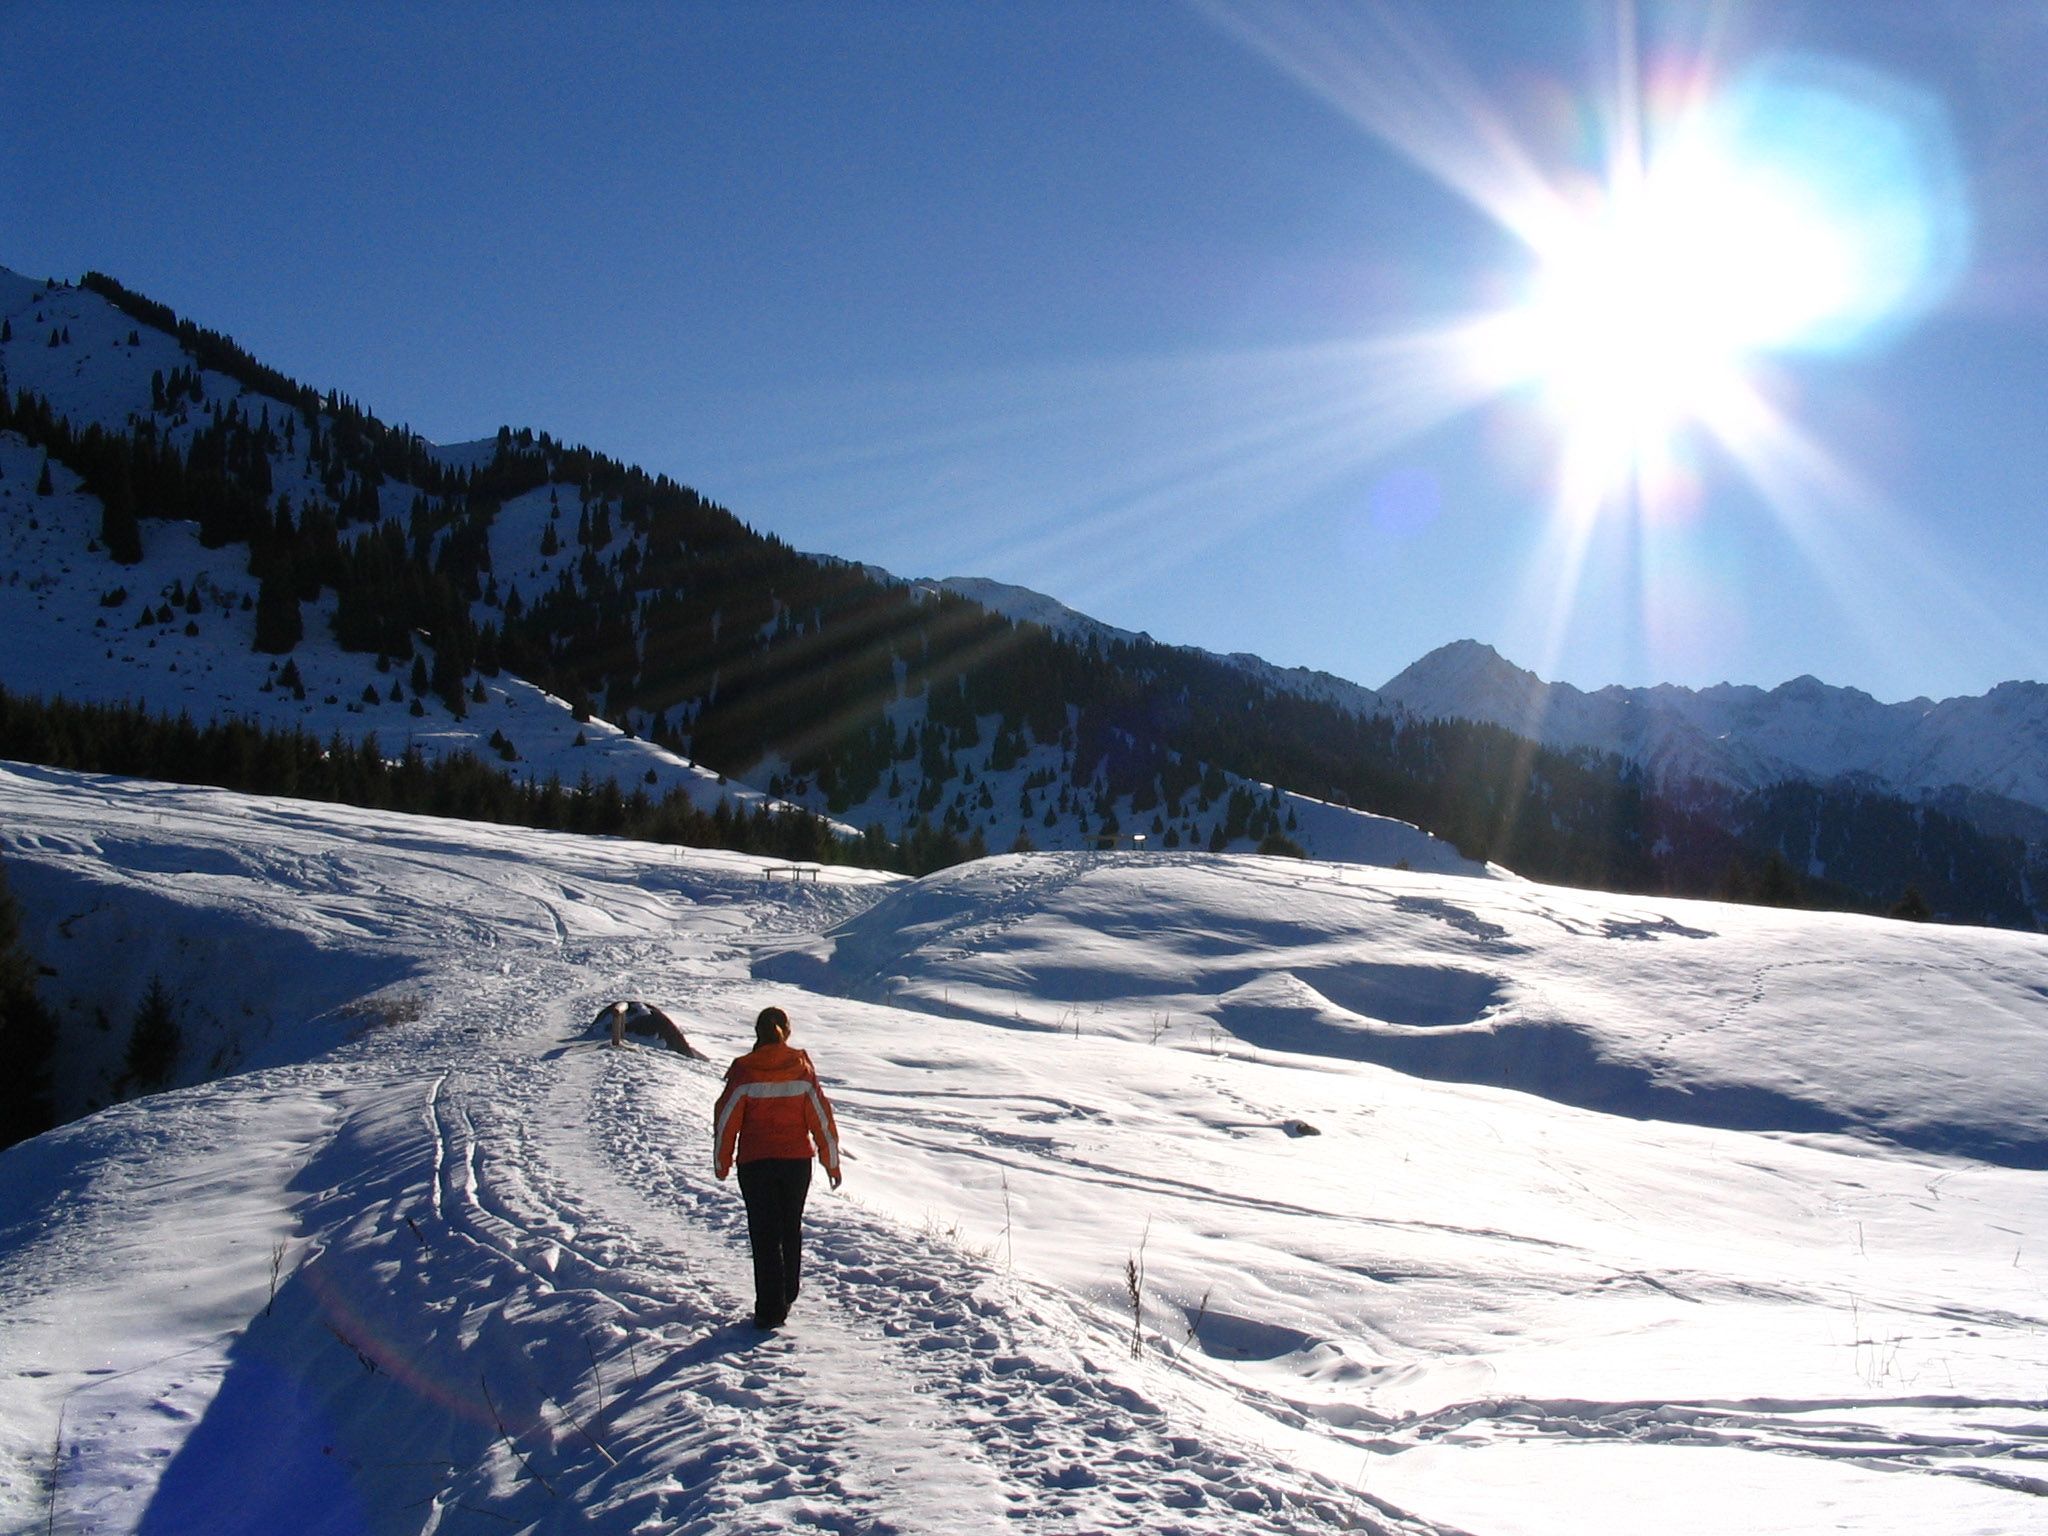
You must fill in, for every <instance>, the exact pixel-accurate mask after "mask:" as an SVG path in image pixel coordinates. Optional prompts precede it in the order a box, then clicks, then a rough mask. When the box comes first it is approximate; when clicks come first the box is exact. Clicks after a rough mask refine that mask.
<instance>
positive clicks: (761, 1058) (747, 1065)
mask: <svg viewBox="0 0 2048 1536" xmlns="http://www.w3.org/2000/svg"><path fill="white" fill-rule="evenodd" d="M715 1125H716V1130H715V1131H714V1133H713V1135H714V1150H713V1161H714V1163H715V1165H716V1168H717V1172H718V1176H719V1177H720V1178H721V1179H722V1178H724V1177H725V1176H726V1175H727V1174H728V1173H730V1172H731V1171H732V1165H733V1162H734V1154H735V1152H737V1154H738V1161H740V1162H743V1163H751V1162H754V1161H756V1160H757V1159H759V1158H764V1157H800V1158H806V1159H807V1158H809V1157H810V1155H811V1145H812V1143H814V1142H815V1143H816V1144H817V1148H818V1161H819V1162H821V1163H823V1164H824V1165H825V1172H826V1173H828V1174H830V1175H831V1176H832V1177H834V1178H837V1177H838V1176H839V1130H838V1128H837V1127H836V1126H835V1125H834V1124H833V1123H832V1104H831V1101H830V1100H828V1099H827V1098H826V1097H825V1090H824V1089H822V1088H820V1087H819V1086H818V1074H817V1072H816V1070H815V1069H814V1068H813V1067H812V1066H811V1058H810V1057H809V1056H807V1055H805V1054H804V1053H803V1052H802V1051H800V1050H798V1049H797V1048H796V1047H795V1046H792V1045H784V1044H782V1043H780V1042H779V1041H778V1042H777V1043H775V1044H773V1045H757V1046H755V1047H754V1049H753V1050H751V1051H749V1052H748V1053H747V1054H746V1055H744V1056H742V1057H740V1058H739V1059H738V1060H737V1061H735V1062H734V1063H733V1064H732V1065H731V1066H730V1067H728V1068H726V1071H725V1089H724V1091H723V1092H721V1093H720V1094H719V1095H718V1109H717V1113H716V1115H715Z"/></svg>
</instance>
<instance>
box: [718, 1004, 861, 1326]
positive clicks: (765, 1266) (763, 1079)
mask: <svg viewBox="0 0 2048 1536" xmlns="http://www.w3.org/2000/svg"><path fill="white" fill-rule="evenodd" d="M713 1123H714V1126H715V1130H714V1132H713V1138H714V1150H713V1166H714V1167H715V1168H716V1170H717V1173H718V1176H719V1177H720V1178H721V1179H722V1178H724V1177H725V1176H726V1175H727V1174H728V1173H730V1172H732V1168H733V1163H734V1162H735V1160H737V1162H738V1163H739V1170H740V1195H741V1197H742V1198H743V1199H744V1200H745V1201H746V1203H747V1239H748V1241H749V1242H750V1243H751V1244H752V1246H753V1250H754V1326H755V1327H756V1328H779V1327H781V1326H782V1321H783V1319H784V1318H786V1317H787V1316H788V1315H789V1308H790V1303H791V1302H793V1301H795V1300H796V1292H797V1281H798V1279H799V1277H800V1275H801V1272H802V1269H803V1244H804V1200H805V1198H806V1197H807V1196H808V1195H809V1194H810V1190H811V1148H812V1146H813V1145H814V1144H815V1146H816V1147H817V1151H818V1161H819V1162H821V1163H823V1164H824V1165H825V1173H826V1176H827V1177H829V1178H830V1179H831V1180H832V1187H833V1188H834V1189H837V1188H838V1187H839V1131H838V1127H837V1126H835V1125H834V1124H833V1121H832V1104H831V1101H830V1100H829V1099H827V1098H826V1097H825V1090H824V1089H822V1088H820V1087H819V1086H818V1074H817V1070H816V1069H815V1068H814V1067H812V1065H811V1058H810V1057H809V1056H807V1055H805V1054H804V1053H803V1052H802V1051H799V1050H797V1049H795V1048H794V1047H792V1046H791V1045H790V1043H789V1015H788V1014H786V1013H784V1012H783V1011H782V1010H781V1009H780V1008H763V1009H762V1010H761V1014H760V1017H758V1018H757V1019H755V1020H754V1049H753V1050H751V1051H749V1052H748V1053H747V1054H746V1055H744V1056H742V1057H740V1058H738V1059H737V1060H736V1061H734V1062H733V1064H732V1065H731V1066H730V1067H728V1068H726V1072H725V1088H724V1090H723V1091H722V1092H720V1094H719V1095H718V1108H717V1110H716V1112H715V1113H714V1116H713Z"/></svg>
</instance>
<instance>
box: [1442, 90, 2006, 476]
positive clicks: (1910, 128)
mask: <svg viewBox="0 0 2048 1536" xmlns="http://www.w3.org/2000/svg"><path fill="white" fill-rule="evenodd" d="M1624 140H1625V144H1628V145H1632V144H1633V143H1635V142H1637V141H1640V143H1641V144H1642V146H1643V147H1642V149H1641V150H1640V151H1636V150H1633V149H1629V148H1624V150H1623V151H1621V152H1619V153H1617V155H1616V156H1615V158H1614V161H1613V164H1612V166H1611V168H1610V171H1609V174H1608V176H1607V178H1606V180H1605V181H1604V182H1603V183H1602V184H1601V185H1600V186H1598V187H1597V188H1595V189H1594V190H1593V192H1592V193H1591V195H1590V196H1587V197H1583V198H1581V199H1579V200H1578V201H1577V202H1574V201H1572V200H1570V199H1561V200H1559V201H1558V202H1556V203H1553V204H1552V213H1551V216H1550V217H1549V218H1547V219H1545V220H1542V221H1540V222H1539V221H1534V220H1530V219H1526V218H1518V219H1515V220H1512V221H1509V222H1510V223H1511V227H1515V228H1518V229H1521V230H1524V231H1526V232H1528V239H1529V244H1530V249H1531V256H1532V269H1533V270H1532V275H1531V277H1530V280H1529V283H1528V287H1527V291H1526V293H1525V295H1524V297H1523V299H1522V302H1521V303H1520V304H1519V305H1517V306H1515V307H1513V308H1511V309H1509V310H1507V311H1506V312H1504V313H1502V314H1499V315H1497V316H1495V317H1493V319H1492V320H1491V322H1490V323H1488V324H1487V325H1486V326H1484V327H1482V328H1480V330H1479V331H1478V332H1477V333H1476V334H1477V336H1478V338H1479V343H1478V344H1479V346H1480V349H1481V353H1480V355H1479V356H1478V357H1477V358H1476V359H1475V360H1474V366H1475V368H1476V369H1477V370H1478V371H1479V372H1480V373H1481V374H1482V375H1483V376H1485V377H1486V378H1488V379H1489V380H1491V381H1492V383H1493V384H1494V385H1495V386H1496V387H1498V388H1504V389H1506V388H1517V387H1526V386H1533V387H1534V388H1535V390H1536V391H1537V392H1538V394H1539V395H1540V396H1541V398H1542V399H1543V401H1544V403H1545V405H1546V407H1547V408H1548V409H1549V411H1550V412H1551V413H1552V414H1553V416H1554V417H1555V418H1556V420H1557V421H1558V423H1559V426H1560V430H1561V432H1562V434H1563V460H1564V467H1563V468H1562V470H1561V482H1562V486H1561V494H1562V495H1563V498H1564V500H1565V501H1567V502H1568V503H1570V504H1572V505H1573V506H1575V507H1576V508H1578V509H1580V510H1581V511H1584V510H1587V509H1589V508H1595V507H1598V506H1600V505H1604V504H1607V503H1611V502H1612V501H1614V500H1616V499H1617V498H1618V497H1619V496H1621V495H1622V494H1623V493H1625V492H1633V493H1636V494H1638V495H1640V494H1641V493H1642V491H1643V489H1644V487H1645V485H1646V484H1649V483H1652V482H1654V481H1655V480H1656V478H1657V476H1656V473H1655V471H1656V470H1657V467H1658V466H1659V465H1660V464H1661V463H1663V462H1664V461H1667V460H1668V459H1669V458H1670V457H1671V453H1672V447H1671V444H1672V439H1673V438H1674V437H1675V436H1676V435H1678V434H1680V433H1682V432H1684V431H1686V430H1688V429H1690V428H1694V427H1699V428H1704V429H1706V430H1707V431H1708V432H1710V433H1716V434H1718V433H1719V432H1720V431H1721V430H1722V429H1724V428H1725V427H1726V426H1727V425H1728V424H1731V423H1735V422H1739V421H1742V420H1745V419H1747V418H1748V417H1749V416H1750V415H1751V414H1752V412H1753V408H1754V406H1753V402H1752V401H1751V399H1750V398H1749V397H1750V396H1751V395H1753V386H1752V384H1751V382H1750V379H1749V376H1748V374H1747V372H1746V371H1745V365H1746V364H1747V363H1748V362H1749V361H1750V360H1751V359H1753V358H1756V357H1758V356H1760V355H1764V354H1771V353H1783V354H1793V353H1802V352H1804V353H1815V352H1828V353H1839V352H1842V351H1846V350H1848V349H1850V348H1852V347H1855V346H1857V345H1859V344H1863V343H1866V342H1868V341H1870V340H1872V339H1874V338H1877V337H1880V336H1882V335H1885V334H1888V333H1889V331H1891V330H1894V329H1896V328H1897V327H1899V326H1901V325H1903V324H1906V323H1908V322H1909V321H1910V320H1912V319H1913V318H1915V317H1917V316H1918V315H1920V314H1922V313H1924V312H1925V311H1926V310H1927V309H1928V308H1930V307H1931V306H1933V305H1934V304H1937V303H1939V302H1940V301H1941V299H1942V298H1943V297H1945V296H1946V294H1947V293H1948V292H1949V290H1950V288H1951V286H1952V285H1953V283H1954V280H1955V278H1956V276H1957V274H1958V273H1959V272H1960V271H1961V268H1962V265H1963V260H1964V256H1965V253H1966V250H1967V245H1968V225H1967V219H1966V216H1965V212H1964V210H1965V204H1964V201H1963V198H1962V195H1961V177H1960V174H1959V172H1958V171H1957V168H1956V161H1955V156H1954V152H1953V149H1952V147H1951V145H1950V143H1949V140H1948V137H1947V134H1946V131H1945V128H1944V126H1943V122H1942V118H1941V114H1940V112H1939V109H1938V107H1937V106H1936V105H1935V104H1934V103H1933V102H1932V101H1931V99H1929V98H1925V97H1923V96H1921V95H1919V94H1917V93H1915V92H1912V91H1909V90H1907V89H1906V88H1904V87H1902V86H1899V85H1897V84H1896V83H1895V82H1891V81H1888V80H1886V79H1884V78H1883V77H1880V76H1877V75H1875V74H1873V73H1872V72H1870V71H1867V70H1862V69H1855V68H1851V67H1849V66H1846V65H1841V64H1836V63H1832V62H1830V61H1826V60H1818V59H1811V58H1804V57H1788V58H1780V59H1774V60H1770V61H1767V62H1765V63H1762V64H1759V65H1757V66H1754V67H1752V68H1751V69H1750V70H1749V71H1747V72H1746V73H1745V74H1744V75H1742V76H1741V77H1740V78H1738V79H1736V80H1734V81H1733V82H1731V83H1729V84H1728V85H1726V86H1725V87H1723V88H1720V89H1717V90H1715V89H1710V90H1700V89H1698V88H1695V90H1693V91H1692V92H1689V93H1687V95H1686V96H1685V98H1684V99H1683V106H1682V109H1681V110H1679V111H1677V112H1675V113H1673V114H1672V115H1670V116H1669V117H1663V118H1655V119H1653V120H1651V121H1648V122H1645V123H1643V124H1641V127H1640V132H1639V133H1631V134H1627V135H1624ZM1731 446H1734V447H1736V448H1738V449H1742V448H1744V447H1746V446H1748V445H1745V444H1734V445H1731Z"/></svg>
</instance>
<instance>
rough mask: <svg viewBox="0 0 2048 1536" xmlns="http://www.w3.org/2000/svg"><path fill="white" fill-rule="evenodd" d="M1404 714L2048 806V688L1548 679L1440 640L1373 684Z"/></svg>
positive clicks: (1750, 774)
mask: <svg viewBox="0 0 2048 1536" xmlns="http://www.w3.org/2000/svg"><path fill="white" fill-rule="evenodd" d="M1380 695H1381V697H1383V698H1384V699H1385V700H1386V701H1387V702H1388V703H1390V704H1393V705H1397V706H1399V707H1400V708H1403V709H1405V710H1407V711H1409V712H1410V713H1412V714H1416V715H1420V716H1423V717H1424V718H1429V717H1444V718H1463V719H1471V720H1483V721H1488V722H1490V723H1492V724H1495V725H1500V726H1505V727H1506V728H1508V729H1509V730H1512V731H1515V732H1517V733H1519V734H1521V735H1524V736H1527V737H1529V738H1531V739H1532V740H1536V741H1540V742H1542V743H1543V744H1544V745H1546V746H1553V747H1560V748H1572V747H1592V748H1595V749H1598V750H1601V751H1608V752H1615V753H1619V754H1621V755H1622V756H1624V757H1628V758H1632V759H1634V760H1635V761H1637V762H1640V763H1643V764H1644V765H1646V766H1647V767H1649V768H1650V769H1651V770H1652V771H1653V773H1655V774H1657V775H1659V776H1663V777H1679V778H1682V777H1692V778H1700V779H1706V780H1709V781H1713V782H1719V783H1724V784H1731V785H1734V786H1735V787H1737V788H1739V789H1755V788H1759V787H1761V786H1763V785H1767V784H1772V783H1776V782H1778V781H1779V780H1782V779H1805V780H1811V781H1814V782H1826V781H1828V780H1830V779H1835V778H1839V777H1841V776H1843V775H1864V776H1868V777H1869V778H1871V779H1874V780H1876V781H1877V782H1878V783H1880V784H1882V785H1883V786H1885V787H1886V788H1888V789H1889V790H1891V791H1893V792H1894V793H1898V794H1902V795H1906V796H1909V797H1913V796H1918V795H1922V794H1931V793H1935V792H1938V791H1940V790H1943V789H1946V788H1948V787H1949V786H1951V785H1961V786H1963V787H1965V788H1968V789H1972V790H1977V791H1981V792H1983V793H1985V794H1991V795H1998V796H2002V797H2004V798H2006V799H2009V800H2018V801H2020V802H2022V803H2024V804H2026V805H2031V806H2034V807H2036V808H2039V809H2048V685H2044V684H2042V683H2038V682H2007V683H2001V684H1999V685H1998V686H1997V687H1996V688H1994V689H1992V690H1991V691H1990V692H1989V693H1987V694H1984V695H1981V696H1979V697H1975V698H1955V699H1943V700H1941V701H1939V702H1936V701H1934V700H1931V699H1910V700H1907V701H1906V702H1904V703H1899V704H1881V703H1879V702H1878V701H1877V700H1876V699H1873V698H1872V697H1871V696H1870V695H1869V694H1867V693H1862V692H1859V691H1858V690H1856V689H1854V688H1836V687H1831V686H1829V685H1828V684H1826V683H1823V682H1821V681H1819V680H1818V679H1817V678H1812V677H1799V678H1794V679H1793V680H1792V681H1791V682H1789V683H1781V684H1780V685H1779V686H1777V687H1776V688H1772V689H1770V690H1768V691H1766V690H1764V689H1762V688H1754V687H1739V686H1736V685H1734V684H1729V683H1723V684H1720V685H1718V686H1716V687H1713V688H1705V689H1699V690H1697V691H1696V690H1693V689H1689V688H1679V687H1675V686H1673V685H1670V684H1664V685H1660V686H1658V687H1655V688H1621V687H1608V688H1602V689H1600V690H1598V691H1597V692H1594V693H1586V692H1583V691H1581V690H1580V689H1577V688H1574V687H1573V686H1572V685H1571V684H1569V683H1546V682H1545V681H1543V680H1542V679H1541V678H1539V677H1538V676H1536V674H1535V673H1533V672H1529V671H1526V670H1524V669H1523V668H1521V667H1518V666H1516V665H1514V663H1512V662H1510V661H1507V660H1506V659H1504V658H1503V657H1502V656H1501V655H1500V654H1499V653H1498V652H1496V651H1495V650H1494V649H1493V648H1492V647H1491V646H1487V645H1481V644H1480V643H1478V642H1477V641H1473V640H1460V641H1457V642H1454V643H1453V644H1450V645H1446V646H1442V647H1439V648H1438V649H1437V650H1434V651H1432V652H1430V653H1429V655H1427V656H1425V657H1423V658H1422V659H1421V660H1420V661H1418V662H1416V663H1415V664H1414V665H1413V666H1411V667H1409V668H1408V669H1407V670H1405V671H1403V672H1402V673H1401V674H1400V675H1399V676H1398V677H1395V678H1394V679H1393V680H1392V681H1390V682H1388V683H1387V684H1386V685H1385V686H1384V687H1382V688H1381V689H1380Z"/></svg>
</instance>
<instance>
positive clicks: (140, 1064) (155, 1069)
mask: <svg viewBox="0 0 2048 1536" xmlns="http://www.w3.org/2000/svg"><path fill="white" fill-rule="evenodd" d="M183 1045H184V1030H183V1029H181V1028H180V1027H179V1024H178V1014H177V1008H176V1005H175V1004H174V1003H173V1001H172V998H171V992H170V988H168V987H166V986H165V985H164V979H163V977H161V976H152V977H150V978H149V990H148V991H147V992H145V993H143V995H142V1002H141V1004H140V1006H138V1007H137V1008H136V1010H135V1025H134V1028H133V1030H132V1031H131V1032H130V1034H129V1036H128V1080H129V1082H130V1083H132V1084H133V1085H134V1086H135V1087H137V1088H140V1089H142V1090H143V1091H144V1092H147V1091H148V1090H150V1089H152V1088H161V1087H162V1086H163V1085H164V1084H165V1083H167V1082H169V1081H170V1078H171V1073H172V1072H173V1071H174V1070H176V1068H177V1065H178V1052H179V1050H180V1049H181V1048H182V1047H183Z"/></svg>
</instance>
